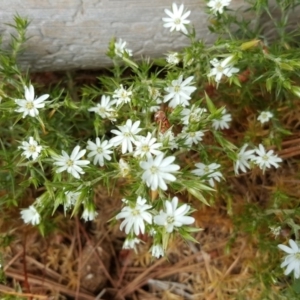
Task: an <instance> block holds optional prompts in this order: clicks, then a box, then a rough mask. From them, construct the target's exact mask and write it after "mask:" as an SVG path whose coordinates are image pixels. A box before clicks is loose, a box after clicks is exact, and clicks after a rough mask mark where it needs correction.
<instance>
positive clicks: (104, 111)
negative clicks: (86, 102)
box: [88, 95, 116, 121]
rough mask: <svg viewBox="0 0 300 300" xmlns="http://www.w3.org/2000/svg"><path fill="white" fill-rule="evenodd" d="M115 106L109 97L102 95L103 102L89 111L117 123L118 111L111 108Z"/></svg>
mask: <svg viewBox="0 0 300 300" xmlns="http://www.w3.org/2000/svg"><path fill="white" fill-rule="evenodd" d="M114 104H115V101H111V99H110V97H109V96H105V95H102V97H101V102H100V103H97V105H96V106H94V107H91V108H89V109H88V111H91V112H94V113H96V114H98V115H99V116H100V117H102V118H103V119H110V120H111V121H116V118H115V117H116V111H115V109H114V108H112V107H111V106H112V105H114Z"/></svg>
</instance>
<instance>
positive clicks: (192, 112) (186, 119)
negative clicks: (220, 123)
mask: <svg viewBox="0 0 300 300" xmlns="http://www.w3.org/2000/svg"><path fill="white" fill-rule="evenodd" d="M206 112H207V109H206V108H201V107H196V106H195V105H192V107H191V108H184V109H183V110H182V111H181V115H182V123H183V124H184V125H188V124H189V123H199V122H200V120H201V119H202V118H203V115H204V114H205V113H206Z"/></svg>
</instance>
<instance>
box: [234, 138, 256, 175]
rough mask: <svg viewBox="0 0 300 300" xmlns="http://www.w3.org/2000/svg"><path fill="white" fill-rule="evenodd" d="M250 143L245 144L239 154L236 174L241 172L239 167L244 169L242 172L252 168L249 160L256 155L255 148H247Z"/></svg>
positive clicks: (235, 166)
mask: <svg viewBox="0 0 300 300" xmlns="http://www.w3.org/2000/svg"><path fill="white" fill-rule="evenodd" d="M247 147H248V144H245V145H244V146H243V147H242V148H241V149H240V151H239V153H238V155H237V160H236V161H235V163H234V172H235V174H238V173H239V169H241V170H242V172H244V173H245V172H247V169H250V165H249V161H250V160H252V159H253V158H254V157H255V155H254V152H255V150H247V151H246V148H247Z"/></svg>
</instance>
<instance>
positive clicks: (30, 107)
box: [26, 101, 34, 109]
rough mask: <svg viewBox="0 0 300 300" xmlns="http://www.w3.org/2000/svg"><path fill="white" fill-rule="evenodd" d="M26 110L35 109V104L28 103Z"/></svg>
mask: <svg viewBox="0 0 300 300" xmlns="http://www.w3.org/2000/svg"><path fill="white" fill-rule="evenodd" d="M26 108H27V109H33V108H34V105H33V102H32V101H27V103H26Z"/></svg>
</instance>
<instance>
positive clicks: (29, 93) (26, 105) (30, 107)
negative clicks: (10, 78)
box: [15, 85, 49, 118]
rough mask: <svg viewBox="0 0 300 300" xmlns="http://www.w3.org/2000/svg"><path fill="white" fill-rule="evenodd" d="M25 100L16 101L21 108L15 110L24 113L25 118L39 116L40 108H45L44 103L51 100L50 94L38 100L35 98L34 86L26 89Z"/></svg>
mask: <svg viewBox="0 0 300 300" xmlns="http://www.w3.org/2000/svg"><path fill="white" fill-rule="evenodd" d="M24 89H25V99H15V102H16V104H17V105H18V106H19V108H17V109H15V111H16V112H19V113H23V118H25V117H26V116H27V115H29V116H31V117H36V116H38V114H39V111H38V108H43V107H45V103H44V101H45V100H46V99H48V98H49V95H48V94H45V95H42V96H40V97H38V98H36V99H35V98H34V88H33V86H32V85H30V86H29V87H26V86H25V87H24Z"/></svg>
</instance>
